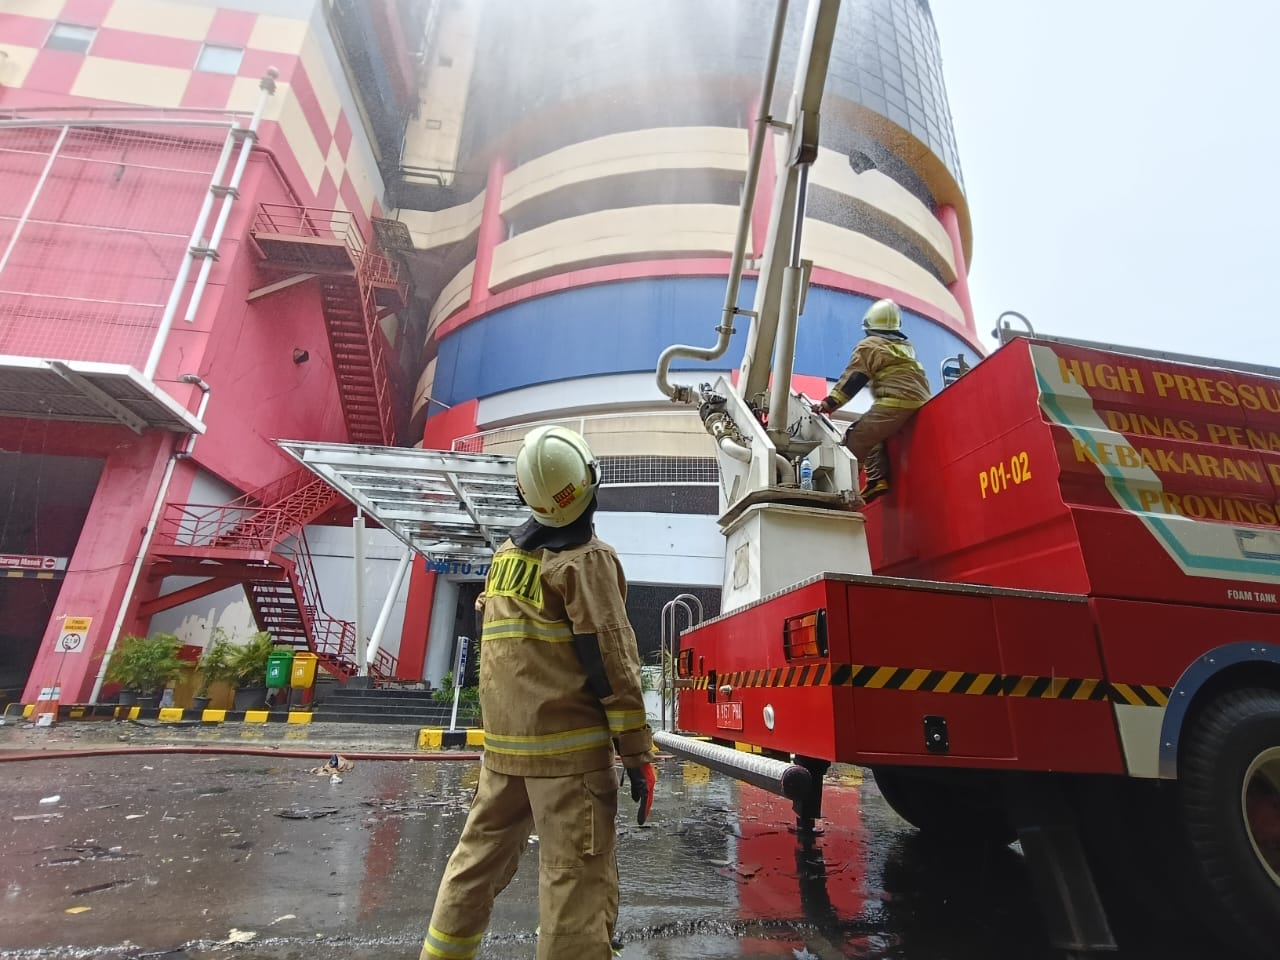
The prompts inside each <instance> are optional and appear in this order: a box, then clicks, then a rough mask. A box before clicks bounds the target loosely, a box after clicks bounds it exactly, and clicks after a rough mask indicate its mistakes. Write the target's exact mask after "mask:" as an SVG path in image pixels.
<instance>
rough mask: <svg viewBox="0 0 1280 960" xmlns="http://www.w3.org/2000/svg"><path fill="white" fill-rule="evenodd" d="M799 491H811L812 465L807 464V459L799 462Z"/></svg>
mask: <svg viewBox="0 0 1280 960" xmlns="http://www.w3.org/2000/svg"><path fill="white" fill-rule="evenodd" d="M800 489H801V490H812V489H813V464H812V463H810V462H809V458H808V457H805V458H804V459H803V460H801V461H800Z"/></svg>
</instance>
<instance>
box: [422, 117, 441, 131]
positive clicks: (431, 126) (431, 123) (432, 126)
mask: <svg viewBox="0 0 1280 960" xmlns="http://www.w3.org/2000/svg"><path fill="white" fill-rule="evenodd" d="M442 126H443V124H442V123H441V122H440V121H439V120H433V119H431V118H430V117H428V118H427V122H426V128H427V129H428V130H439V129H440V128H441V127H442Z"/></svg>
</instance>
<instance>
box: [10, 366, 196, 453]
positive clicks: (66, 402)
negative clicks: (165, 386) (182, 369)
mask: <svg viewBox="0 0 1280 960" xmlns="http://www.w3.org/2000/svg"><path fill="white" fill-rule="evenodd" d="M0 417H19V418H31V419H36V420H68V421H72V422H76V423H122V424H124V425H125V426H126V427H128V428H129V429H130V430H132V431H133V432H134V433H142V432H143V431H144V430H150V429H160V430H171V431H173V432H174V433H204V430H205V427H204V424H203V423H202V422H201V421H200V419H199V418H198V417H196V416H195V415H193V414H191V413H190V412H188V411H187V410H185V409H184V408H183V407H182V406H181V405H180V404H179V403H178V402H177V401H176V400H174V399H173V398H172V397H170V396H169V395H168V394H166V393H165V392H164V391H162V390H161V389H160V388H159V387H157V386H156V385H155V384H154V383H152V382H151V381H150V380H148V379H147V378H146V377H144V376H143V375H142V374H141V373H139V372H138V371H137V370H135V369H134V368H133V367H130V366H128V365H126V364H118V363H94V362H90V361H84V360H41V359H39V358H36V357H19V356H12V355H8V354H0Z"/></svg>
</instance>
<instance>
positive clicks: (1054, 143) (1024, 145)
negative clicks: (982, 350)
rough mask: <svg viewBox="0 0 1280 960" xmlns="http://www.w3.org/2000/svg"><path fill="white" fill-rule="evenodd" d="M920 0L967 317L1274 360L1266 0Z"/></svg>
mask: <svg viewBox="0 0 1280 960" xmlns="http://www.w3.org/2000/svg"><path fill="white" fill-rule="evenodd" d="M932 9H933V15H934V20H935V22H936V23H937V27H938V33H939V37H940V39H941V43H942V55H943V66H944V72H945V76H946V83H947V93H948V96H949V99H950V101H951V112H952V115H953V117H954V119H955V126H956V137H957V140H958V142H959V149H960V162H961V166H962V168H963V171H964V178H965V185H966V188H967V189H966V192H967V194H968V198H969V206H970V209H971V211H972V216H973V226H974V257H973V264H972V270H971V273H970V285H971V290H972V294H973V302H974V309H975V312H976V314H977V320H978V329H979V330H980V331H982V332H983V333H984V335H985V334H987V333H988V332H989V331H990V330H991V329H992V327H994V326H995V323H994V321H995V317H996V315H997V314H999V313H1000V311H1002V310H1005V309H1013V310H1018V311H1020V312H1022V313H1025V314H1026V315H1027V316H1028V317H1029V318H1030V320H1031V321H1032V323H1033V324H1035V325H1036V328H1037V329H1038V330H1041V331H1043V332H1045V333H1059V334H1063V335H1067V336H1079V337H1084V338H1087V339H1092V340H1103V341H1107V342H1110V343H1119V344H1129V345H1134V346H1146V347H1153V348H1157V349H1165V350H1173V351H1179V352H1185V353H1194V354H1200V355H1203V356H1217V357H1224V358H1230V359H1239V360H1250V361H1253V362H1257V363H1266V364H1271V365H1277V366H1280V332H1278V331H1280V302H1278V301H1280V270H1278V269H1277V266H1278V264H1277V258H1278V257H1280V199H1277V196H1278V190H1280V54H1278V48H1277V37H1280V3H1276V2H1275V0H1218V2H1212V3H1211V2H1209V0H1070V2H1067V0H933V3H932Z"/></svg>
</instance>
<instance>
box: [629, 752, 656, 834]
mask: <svg viewBox="0 0 1280 960" xmlns="http://www.w3.org/2000/svg"><path fill="white" fill-rule="evenodd" d="M623 769H624V770H626V772H627V779H628V780H630V781H631V799H632V800H634V801H635V802H636V803H638V804H640V809H639V810H637V811H636V823H637V824H639V825H640V826H642V827H643V826H644V822H645V821H646V820H648V819H649V811H650V810H652V809H653V794H654V788H655V787H656V786H657V784H658V772H657V771H656V770H655V769H654V768H653V764H652V763H642V764H641V765H640V766H638V767H624V768H623Z"/></svg>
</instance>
